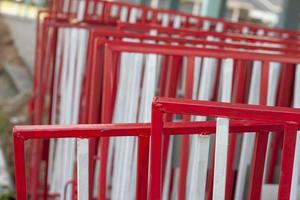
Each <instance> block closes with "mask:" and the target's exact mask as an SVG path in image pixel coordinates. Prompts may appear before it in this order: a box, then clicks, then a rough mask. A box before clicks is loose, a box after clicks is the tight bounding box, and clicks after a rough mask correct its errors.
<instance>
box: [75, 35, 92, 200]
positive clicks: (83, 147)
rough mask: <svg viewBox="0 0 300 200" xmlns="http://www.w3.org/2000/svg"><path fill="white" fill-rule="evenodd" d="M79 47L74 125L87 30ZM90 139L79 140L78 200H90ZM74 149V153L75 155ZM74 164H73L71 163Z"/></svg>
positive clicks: (79, 93)
mask: <svg viewBox="0 0 300 200" xmlns="http://www.w3.org/2000/svg"><path fill="white" fill-rule="evenodd" d="M78 32H79V33H78V34H79V47H78V52H77V62H76V63H77V69H76V75H75V81H74V86H73V87H74V105H73V109H74V112H73V116H72V117H73V118H72V123H73V124H77V123H78V117H79V105H80V95H81V89H82V88H81V86H82V79H83V74H84V67H85V56H83V55H86V54H87V40H88V39H87V37H88V33H87V31H86V30H83V29H79V30H78ZM88 146H89V140H88V139H77V178H78V181H77V183H78V184H77V185H78V186H77V187H78V200H85V199H88V194H89V173H88V169H89V168H88V166H89V160H88V155H89V152H88V149H89V148H88ZM74 152H75V151H74V149H73V153H74ZM71 164H72V163H71Z"/></svg>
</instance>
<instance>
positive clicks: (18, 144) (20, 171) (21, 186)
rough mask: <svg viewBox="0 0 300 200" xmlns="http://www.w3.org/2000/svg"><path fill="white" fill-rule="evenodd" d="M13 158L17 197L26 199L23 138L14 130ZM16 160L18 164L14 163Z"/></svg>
mask: <svg viewBox="0 0 300 200" xmlns="http://www.w3.org/2000/svg"><path fill="white" fill-rule="evenodd" d="M14 152H15V153H14V159H15V180H16V197H17V199H24V200H26V199H27V192H26V178H25V177H26V175H25V152H24V140H23V139H22V138H20V137H19V135H18V133H17V132H16V131H14ZM16 162H18V164H16Z"/></svg>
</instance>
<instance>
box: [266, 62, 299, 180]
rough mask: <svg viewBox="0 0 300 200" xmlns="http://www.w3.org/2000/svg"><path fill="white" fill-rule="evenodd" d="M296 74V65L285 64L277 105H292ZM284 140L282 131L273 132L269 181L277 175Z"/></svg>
mask: <svg viewBox="0 0 300 200" xmlns="http://www.w3.org/2000/svg"><path fill="white" fill-rule="evenodd" d="M294 74H295V66H293V65H283V66H282V70H281V79H280V83H279V86H278V95H277V96H278V97H277V101H276V105H277V106H281V107H289V106H290V105H292V96H293V88H294ZM282 140H283V135H282V133H273V138H272V141H271V146H270V148H271V149H270V161H269V166H268V171H267V177H266V178H267V179H266V181H267V182H268V183H272V181H273V179H274V175H275V166H276V161H277V158H278V152H279V150H280V146H281V143H282Z"/></svg>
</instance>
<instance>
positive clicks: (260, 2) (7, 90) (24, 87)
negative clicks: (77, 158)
mask: <svg viewBox="0 0 300 200" xmlns="http://www.w3.org/2000/svg"><path fill="white" fill-rule="evenodd" d="M123 1H124V0H123ZM128 2H133V3H142V4H145V5H149V6H152V7H159V8H168V9H174V10H181V11H185V12H189V13H193V14H195V15H202V16H210V17H223V18H226V19H228V20H231V21H235V22H237V21H243V22H252V23H257V24H264V25H267V26H271V27H280V28H288V29H294V30H297V29H298V26H299V10H300V0H227V1H226V0H152V1H150V0H131V1H129V0H128ZM50 3H51V2H50V1H47V0H0V200H1V199H13V198H14V189H13V188H14V183H13V180H14V178H13V176H14V175H13V153H12V141H11V138H12V137H11V129H12V126H13V125H15V124H26V123H27V122H28V117H27V101H28V98H29V96H30V92H31V82H32V75H33V66H34V52H35V34H36V30H35V29H36V21H35V19H36V15H37V12H38V10H39V9H44V8H47V6H48V5H49V4H50Z"/></svg>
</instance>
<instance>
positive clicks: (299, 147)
mask: <svg viewBox="0 0 300 200" xmlns="http://www.w3.org/2000/svg"><path fill="white" fill-rule="evenodd" d="M294 87H295V89H294V107H295V108H300V92H299V91H300V64H298V65H297V68H296V74H295V84H294ZM299 171H300V131H298V132H297V140H296V149H295V158H294V167H293V175H292V185H291V196H290V200H296V199H299V198H297V197H298V196H299Z"/></svg>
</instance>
